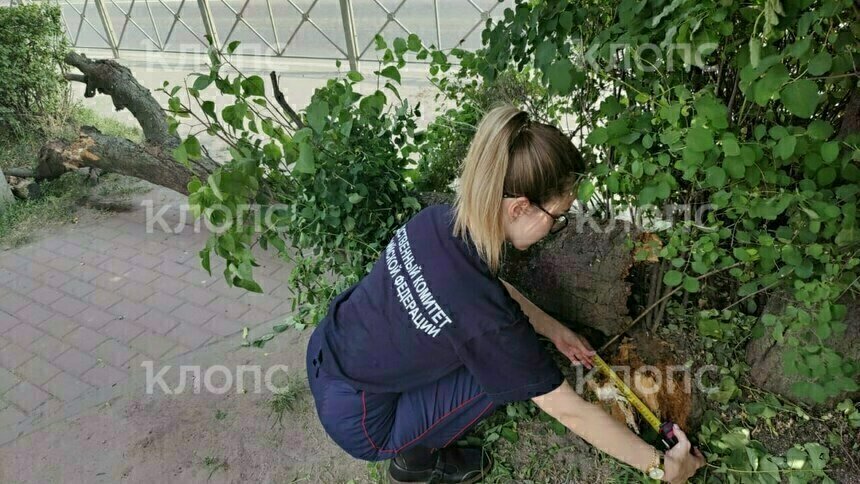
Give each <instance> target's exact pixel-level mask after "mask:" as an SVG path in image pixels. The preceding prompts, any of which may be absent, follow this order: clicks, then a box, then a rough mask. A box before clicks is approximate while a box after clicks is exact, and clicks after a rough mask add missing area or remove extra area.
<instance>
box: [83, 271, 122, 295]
mask: <svg viewBox="0 0 860 484" xmlns="http://www.w3.org/2000/svg"><path fill="white" fill-rule="evenodd" d="M125 283H126V279H125V278H124V277H122V276H121V275H118V274H114V273H113V272H103V273H102V274H100V275H98V276H96V277H94V278H93V279H92V280H90V284H93V285H95V286H98V287H100V288H102V289H105V290H107V291H111V292H113V291H116V290H117V289H119V288H120V287H122V286H124V285H125Z"/></svg>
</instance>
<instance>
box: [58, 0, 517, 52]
mask: <svg viewBox="0 0 860 484" xmlns="http://www.w3.org/2000/svg"><path fill="white" fill-rule="evenodd" d="M104 1H105V3H106V5H107V10H108V14H109V16H110V18H111V22H112V24H113V29H114V32H115V35H116V37H117V39H118V42H119V45H120V49H129V50H145V51H158V50H162V49H160V48H159V45H162V46H163V50H167V51H171V52H200V51H202V50H204V47H203V44H201V42H200V40H198V37H197V36H199V38H200V39H202V38H203V35H204V32H205V31H204V28H203V22H202V19H201V16H200V10H199V8H198V4H197V1H196V0H162V1H159V0H114V1H112V0H104ZM59 2H60V5H62V7H63V15H64V18H65V21H66V25H67V29H68V33H69V36H70V38H71V39H72V41H75V40H76V46H77V47H96V48H99V47H101V48H106V47H108V45H107V43H106V42H105V41H104V40H103V39H102V37H101V36H100V35H99V34H101V35H102V36H105V35H104V32H103V28H102V25H101V20H100V18H99V15H98V11H97V10H96V6H95V3H94V1H93V0H86V1H85V0H69V1H66V0H59ZM379 3H381V4H382V5H383V6H385V7H386V8H387V9H388V10H389V11H394V10H395V9H397V6H398V5H399V4H401V0H380V1H379ZM473 3H474V5H473ZM512 3H513V2H512V0H504V1H502V2H501V3H499V2H498V1H496V0H472V1H471V2H470V1H469V0H438V9H439V24H440V27H441V28H440V29H439V30H440V32H439V34H438V35H439V37H438V39H439V40H441V45H442V47H443V48H451V47H454V46H456V45H457V44H458V42H459V41H460V40H461V39H463V38H464V37H465V39H466V41H465V43H463V44H462V45H463V46H464V47H467V48H475V47H478V46H480V44H481V39H480V37H481V31H482V30H483V21H482V18H481V12H480V11H479V10H478V8H476V7H475V5H477V6H478V7H479V8H481V9H482V10H484V11H489V10H490V9H492V13H491V16H492V17H493V18H499V17H501V16H502V15H503V12H504V9H505V8H507V7H509V6H510V5H511V4H512ZM210 5H211V10H212V16H213V20H214V23H215V28H216V30H217V32H218V36H219V37H220V40H221V42H222V43H224V44H226V43H227V42H230V41H233V40H239V41H241V42H242V44H241V45H240V47H239V49H238V51H237V52H238V53H243V54H251V55H265V56H271V55H278V54H276V53H281V52H282V53H283V54H282V55H286V56H300V57H326V58H328V57H332V58H333V57H343V56H344V54H343V53H341V51H343V52H346V47H345V40H344V32H343V23H342V18H341V12H340V2H339V1H338V0H317V1H314V0H292V1H289V0H268V1H267V0H247V1H246V0H210ZM494 6H495V8H494V9H493V7H494ZM296 7H298V9H301V10H302V11H305V12H308V18H309V19H310V21H313V23H314V24H316V26H317V27H319V31H318V30H317V29H316V28H314V26H313V25H311V23H310V22H308V21H305V22H304V23H303V24H302V25H301V27H300V28H299V29H298V31H296V27H297V26H299V24H300V23H301V22H302V14H301V13H300V12H299V10H298V9H297V8H296ZM76 10H77V12H76ZM78 12H81V13H84V14H85V15H84V17H85V21H83V22H81V14H80V13H78ZM128 12H130V13H131V15H130V17H131V20H132V21H133V22H134V23H133V22H131V21H129V22H127V23H126V21H125V15H126V13H128ZM236 12H239V13H241V15H242V18H243V19H244V22H243V21H241V20H240V21H238V22H237V15H236ZM270 12H271V14H270ZM353 12H354V19H355V30H356V37H357V40H358V41H357V46H358V51H359V53H363V56H362V58H363V59H374V58H375V57H376V56H375V51H374V48H373V45H372V44H373V37H374V35H376V34H377V33H378V32H379V31H380V29H381V28H382V27H383V25H385V23H386V20H387V17H388V14H386V12H385V11H384V10H383V9H382V8H381V7H380V6H379V5H378V4H377V3H376V2H375V1H374V0H353ZM177 13H178V15H179V18H180V19H181V21H182V22H177V21H175V18H176V17H175V14H177ZM394 18H395V19H396V20H398V21H399V22H400V24H402V27H401V25H399V24H398V23H396V22H394V21H392V22H390V23H389V24H388V25H387V26H385V28H384V30H383V31H382V35H383V36H384V37H385V38H386V39H389V40H390V39H393V38H395V37H399V36H402V37H405V36H406V35H407V33H406V31H405V30H404V29H403V27H405V28H406V29H408V30H409V32H412V33H415V34H418V35H419V36H420V37H421V38H422V40H423V41H424V42H425V43H426V44H428V45H429V44H436V43H437V29H436V14H435V11H434V8H433V1H432V0H404V1H403V2H402V6H401V7H400V9H399V10H397V13H396V14H395V16H394ZM183 22H184V23H183ZM246 23H247V25H246ZM135 24H136V25H135ZM476 24H479V25H477V27H476ZM473 27H474V29H473ZM255 31H256V33H255ZM320 31H321V32H322V33H321V32H320ZM470 31H471V33H470ZM144 32H145V33H144ZM192 32H193V33H192ZM195 34H197V36H195ZM323 34H325V35H323ZM467 35H468V36H467ZM326 36H327V37H328V39H327V38H326ZM466 36H467V37H466ZM105 37H106V36H105ZM338 49H340V50H338Z"/></svg>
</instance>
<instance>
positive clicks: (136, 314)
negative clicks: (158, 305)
mask: <svg viewBox="0 0 860 484" xmlns="http://www.w3.org/2000/svg"><path fill="white" fill-rule="evenodd" d="M147 311H149V307H147V306H144V305H143V304H139V303H136V302H133V301H129V300H127V299H123V300H120V302H118V303H116V304H114V305H113V306H111V307H110V308H108V312H109V313H111V314H114V315H116V316H119V317H122V318H125V319H128V320H135V319H138V318H140V317H141V316H143V315H144V314H146V313H147Z"/></svg>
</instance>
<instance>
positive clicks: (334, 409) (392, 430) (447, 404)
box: [307, 331, 497, 461]
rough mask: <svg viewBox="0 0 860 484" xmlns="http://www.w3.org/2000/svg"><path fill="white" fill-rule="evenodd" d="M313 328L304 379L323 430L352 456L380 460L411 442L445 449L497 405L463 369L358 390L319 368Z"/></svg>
mask: <svg viewBox="0 0 860 484" xmlns="http://www.w3.org/2000/svg"><path fill="white" fill-rule="evenodd" d="M318 336H319V334H318V333H317V332H316V331H314V334H313V335H311V339H310V341H309V343H308V354H307V369H308V382H309V383H310V388H311V393H312V394H313V396H314V402H315V404H316V409H317V415H318V416H319V419H320V421H321V422H322V425H323V428H324V429H325V431H326V433H327V434H328V435H329V437H331V438H332V440H334V441H335V443H337V444H338V445H339V446H340V447H341V448H343V449H344V450H345V451H346V452H347V453H349V454H350V455H351V456H353V457H355V458H357V459H362V460H367V461H378V460H385V459H391V458H392V457H394V455H395V454H397V453H399V452H402V451H404V450H407V449H409V448H411V447H413V446H418V445H420V446H422V447H428V448H434V449H438V448H442V447H446V446H448V445H450V444H452V443H454V442H456V440H457V439H458V438H459V437H460V436H462V435H463V433H465V432H466V430H468V429H469V428H470V427H472V426H473V425H474V424H475V423H477V422H478V421H479V420H480V419H481V418H483V417H486V416H487V415H489V414H491V413H492V412H493V410H495V409H496V408H497V405H496V404H495V403H493V401H492V400H490V398H489V397H487V395H486V394H485V393H484V392H483V391H482V390H481V388H480V387H479V386H478V384H477V382H476V381H475V378H474V377H473V376H472V374H471V373H469V371H468V370H466V368H465V367H462V368H460V369H458V370H454V371H453V372H451V373H449V374H448V375H446V376H445V377H443V378H442V379H440V380H438V381H435V382H433V383H431V384H429V385H425V386H422V387H419V388H415V389H412V390H410V391H408V392H404V393H371V392H365V391H361V390H356V389H355V388H353V387H352V386H350V385H349V384H347V383H346V382H345V381H343V380H340V379H338V378H336V377H334V376H333V375H330V374H329V373H327V372H326V371H325V370H324V369H322V368H321V366H320V361H321V358H326V356H327V355H325V354H323V353H322V352H321V350H320V345H319V342H318V339H319V338H318Z"/></svg>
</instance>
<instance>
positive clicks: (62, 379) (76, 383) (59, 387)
mask: <svg viewBox="0 0 860 484" xmlns="http://www.w3.org/2000/svg"><path fill="white" fill-rule="evenodd" d="M42 388H44V389H45V390H47V391H48V393H50V394H51V395H53V396H55V397H57V398H59V399H60V400H62V401H64V402H68V401H71V400H74V399H75V398H77V397H79V396H81V395H82V394H83V393H85V392H86V391H87V390H89V389H90V388H91V387H90V386H89V385H87V384H86V383H84V382H82V381H81V380H78V379H77V378H75V377H74V376H72V375H69V374H68V373H59V374H57V375H56V376H54V377H53V378H51V379H50V380H48V382H47V383H45V384H44V385H42Z"/></svg>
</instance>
